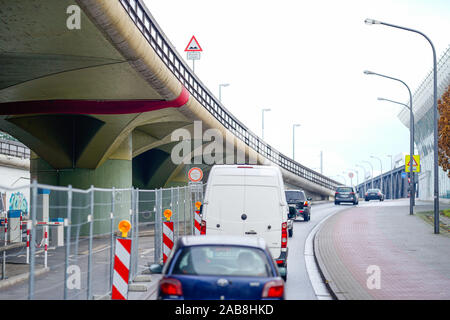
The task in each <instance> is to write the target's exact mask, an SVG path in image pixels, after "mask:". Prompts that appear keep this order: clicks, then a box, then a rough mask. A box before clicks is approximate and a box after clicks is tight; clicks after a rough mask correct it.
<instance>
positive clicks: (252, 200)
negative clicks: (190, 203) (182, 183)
mask: <svg viewBox="0 0 450 320" xmlns="http://www.w3.org/2000/svg"><path fill="white" fill-rule="evenodd" d="M288 212H289V207H288V204H287V202H286V197H285V195H284V184H283V179H282V176H281V171H280V169H279V168H278V167H272V166H253V165H215V166H213V167H212V168H211V172H210V174H209V178H208V184H207V186H206V191H205V198H204V202H203V206H202V220H203V221H202V227H203V229H204V230H206V234H207V235H212V234H223V235H244V236H254V237H262V238H264V240H265V241H266V243H267V245H268V247H269V250H270V253H271V254H272V257H273V258H274V259H275V261H276V262H277V264H278V265H279V266H280V267H286V262H287V253H288V248H287V240H288V231H287V227H288V226H287V222H288V221H287V217H288Z"/></svg>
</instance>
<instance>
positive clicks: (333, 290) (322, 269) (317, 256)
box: [313, 221, 347, 300]
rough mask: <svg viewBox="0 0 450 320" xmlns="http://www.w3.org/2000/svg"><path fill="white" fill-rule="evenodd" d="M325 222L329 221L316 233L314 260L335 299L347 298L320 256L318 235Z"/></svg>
mask: <svg viewBox="0 0 450 320" xmlns="http://www.w3.org/2000/svg"><path fill="white" fill-rule="evenodd" d="M325 223H327V221H325V222H324V223H323V224H322V225H321V226H320V228H319V230H317V232H316V234H315V235H314V241H313V250H314V260H315V261H316V264H317V267H318V270H319V274H320V276H321V277H322V280H323V282H324V283H325V286H326V288H327V289H328V291H329V292H330V294H331V296H332V297H333V299H335V300H347V299H346V298H345V296H344V295H343V294H341V293H339V292H340V290H339V289H338V287H336V285H335V284H334V281H333V280H331V276H330V274H329V273H328V270H327V268H326V267H325V264H324V262H323V260H322V257H321V256H320V253H319V251H318V249H317V247H318V245H317V243H318V241H319V240H318V238H317V235H319V234H320V232H321V231H322V228H323V226H324V225H325Z"/></svg>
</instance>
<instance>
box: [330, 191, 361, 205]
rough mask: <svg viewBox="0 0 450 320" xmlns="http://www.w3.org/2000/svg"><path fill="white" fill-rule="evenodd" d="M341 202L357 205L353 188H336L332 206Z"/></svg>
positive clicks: (356, 195)
mask: <svg viewBox="0 0 450 320" xmlns="http://www.w3.org/2000/svg"><path fill="white" fill-rule="evenodd" d="M342 202H351V203H353V204H354V205H357V204H358V202H359V201H358V194H357V192H356V191H355V188H353V187H337V189H336V192H335V193H334V204H337V205H339V204H341V203H342Z"/></svg>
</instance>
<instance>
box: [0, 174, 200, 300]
mask: <svg viewBox="0 0 450 320" xmlns="http://www.w3.org/2000/svg"><path fill="white" fill-rule="evenodd" d="M17 190H20V191H23V193H26V194H27V195H28V194H29V198H30V205H29V210H30V213H29V214H23V215H21V218H18V217H16V218H10V217H11V216H12V215H11V213H12V211H11V210H8V211H6V210H7V208H5V209H4V211H3V212H0V222H1V228H0V231H1V232H0V235H1V237H0V241H1V243H0V245H1V247H2V248H3V249H4V250H3V251H2V255H0V259H1V260H2V261H1V264H2V277H3V278H5V279H4V280H5V281H8V278H14V277H17V276H19V277H21V276H22V277H23V276H24V275H26V274H27V273H28V274H29V277H28V281H25V282H21V283H17V284H14V285H10V286H6V287H5V286H3V285H2V280H0V299H50V300H59V299H64V300H86V299H87V300H90V299H97V298H99V297H104V296H107V295H110V293H111V287H112V276H113V272H114V270H113V266H114V250H115V248H114V246H115V239H116V237H118V236H120V235H121V234H120V232H119V231H118V229H117V227H118V224H119V222H120V221H121V220H123V219H127V220H129V221H130V222H131V225H132V228H131V230H130V233H129V234H128V237H129V238H131V239H132V247H131V254H130V262H131V263H130V277H129V279H130V282H132V281H133V280H134V279H135V277H136V276H137V275H139V274H142V273H143V271H144V270H146V269H148V266H149V265H150V264H152V263H159V262H161V261H162V239H163V236H162V223H163V221H165V218H164V217H163V214H162V213H163V211H164V210H165V209H171V210H172V212H173V215H172V218H171V221H173V222H174V241H176V240H177V239H178V238H179V237H181V236H183V235H192V234H193V225H194V204H195V201H202V199H203V185H202V184H190V185H188V186H183V187H173V188H165V189H156V190H140V189H136V188H124V189H118V188H112V189H105V188H96V187H94V186H91V188H89V189H86V190H82V189H76V188H72V187H71V186H68V187H58V186H49V185H43V184H38V183H36V182H33V183H32V184H31V185H25V186H21V187H17V188H9V187H2V186H0V192H1V193H7V195H8V196H9V195H10V194H15V193H17ZM8 198H9V197H8ZM14 219H17V220H14ZM18 224H21V225H23V226H27V225H29V229H28V230H27V228H26V227H24V229H23V231H21V232H20V233H18V231H17V230H16V229H17V225H18ZM5 226H15V228H16V229H14V230H12V231H11V230H9V231H8V232H9V233H8V232H4V231H5ZM11 232H15V233H14V234H15V235H16V236H15V237H14V238H13V237H12V236H11V234H13V233H11ZM3 278H2V279H3ZM3 283H4V282H3Z"/></svg>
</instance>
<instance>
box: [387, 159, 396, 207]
mask: <svg viewBox="0 0 450 320" xmlns="http://www.w3.org/2000/svg"><path fill="white" fill-rule="evenodd" d="M386 156H387V157H389V158H391V192H390V194H391V199H394V194H393V192H394V185H393V182H392V170H394V169H393V168H392V155H391V154H388V155H386Z"/></svg>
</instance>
